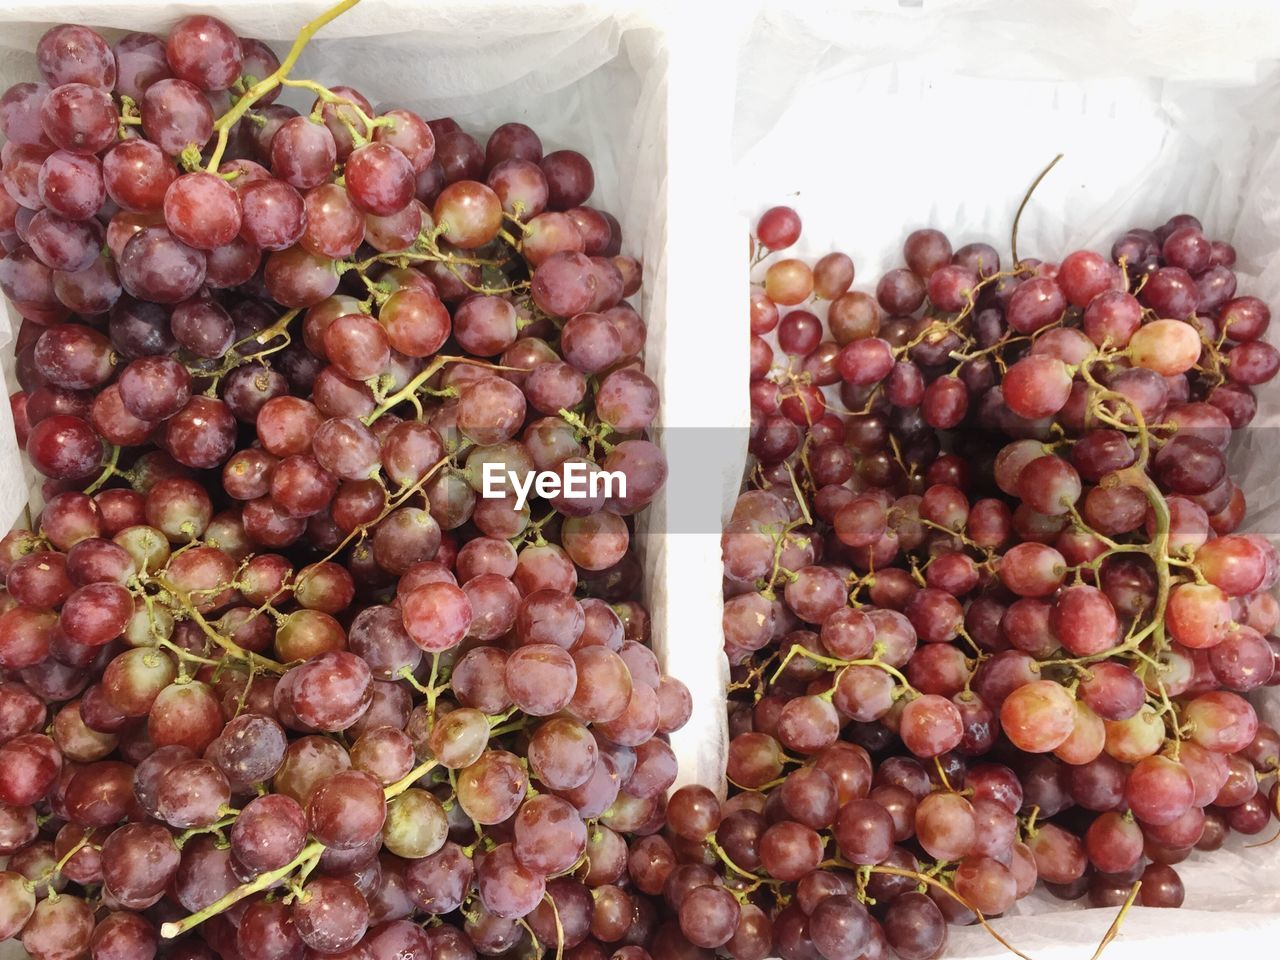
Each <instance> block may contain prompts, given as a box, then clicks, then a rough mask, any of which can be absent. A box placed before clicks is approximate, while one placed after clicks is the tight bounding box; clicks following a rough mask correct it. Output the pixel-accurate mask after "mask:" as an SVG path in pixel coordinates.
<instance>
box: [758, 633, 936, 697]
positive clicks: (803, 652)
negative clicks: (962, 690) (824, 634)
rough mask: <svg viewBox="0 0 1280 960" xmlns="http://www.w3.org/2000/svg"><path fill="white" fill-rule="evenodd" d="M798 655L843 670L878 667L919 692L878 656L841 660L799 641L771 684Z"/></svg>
mask: <svg viewBox="0 0 1280 960" xmlns="http://www.w3.org/2000/svg"><path fill="white" fill-rule="evenodd" d="M877 652H878V651H877ZM797 655H799V656H802V657H804V658H805V659H807V660H812V661H813V662H814V663H820V664H822V665H823V666H826V667H831V668H832V669H836V670H843V669H845V668H846V667H878V668H879V669H881V670H883V671H884V672H885V673H887V674H889V675H890V676H892V677H893V678H895V679H896V680H897V681H898V682H899V683H901V684H902V685H903V686H904V687H906V689H908V690H910V691H911V692H913V693H915V692H917V691H916V689H915V687H913V686H911V683H910V681H908V680H907V678H906V677H905V676H903V675H902V671H900V670H899V669H898V668H897V667H893V666H890V665H889V664H887V663H885V662H884V661H883V660H880V659H878V657H873V658H872V659H870V660H839V659H837V658H835V657H824V656H822V655H821V654H817V653H814V652H813V651H812V650H810V649H809V648H808V647H805V646H803V645H801V644H798V643H797V644H796V645H795V646H793V647H792V648H791V649H790V650H788V651H787V655H786V656H785V657H783V658H782V663H781V664H780V665H779V666H778V669H777V670H776V671H774V674H773V676H772V677H770V678H769V683H770V684H774V683H777V682H778V677H780V676H782V671H783V670H785V669H787V664H789V663H790V662H791V661H792V659H793V658H795V657H796V656H797Z"/></svg>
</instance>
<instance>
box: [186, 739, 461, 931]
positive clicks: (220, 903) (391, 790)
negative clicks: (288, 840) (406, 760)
mask: <svg viewBox="0 0 1280 960" xmlns="http://www.w3.org/2000/svg"><path fill="white" fill-rule="evenodd" d="M438 763H439V761H438V760H427V761H425V762H424V763H420V764H419V765H418V766H417V767H415V768H414V769H413V770H411V771H410V772H409V774H408V775H407V776H405V777H403V778H402V779H400V780H397V781H396V782H395V783H393V784H391V785H390V786H388V787H387V788H386V789H385V790H383V791H382V795H383V797H384V798H385V799H387V800H391V799H392V798H394V797H398V796H399V795H400V794H402V793H404V792H405V791H406V790H408V789H409V788H410V787H411V786H413V785H414V784H415V783H417V782H418V780H419V779H421V778H422V777H423V776H425V775H426V774H427V773H429V772H430V771H431V770H432V768H434V767H435V766H437V765H438ZM324 851H325V845H324V844H323V843H321V842H320V841H319V840H312V841H311V842H310V843H308V844H307V845H306V846H305V847H303V848H302V851H301V852H300V853H299V854H298V855H297V856H296V857H294V858H293V859H292V860H290V861H289V862H288V863H286V864H285V865H284V866H283V867H280V868H279V869H278V870H271V871H268V872H267V873H264V874H261V875H260V876H258V877H255V878H254V879H253V880H251V881H250V882H248V883H243V884H241V885H240V886H238V887H236V888H235V889H234V890H232V891H231V892H230V893H228V894H226V895H225V896H223V897H220V898H219V899H217V900H215V901H214V902H213V903H211V904H209V906H207V907H205V908H204V909H203V910H199V911H197V912H196V913H193V914H191V915H190V916H188V917H183V918H182V919H181V920H178V921H176V922H172V923H166V924H163V925H161V927H160V936H162V937H164V938H165V939H166V940H172V939H173V938H174V937H176V936H178V935H179V934H182V933H186V932H187V931H188V930H190V929H192V928H193V927H197V926H199V925H200V924H202V923H204V921H206V920H208V919H209V918H210V917H216V916H217V915H218V914H220V913H222V912H223V911H224V910H228V909H230V908H231V907H233V906H235V905H236V904H237V903H239V902H240V901H241V900H243V899H244V898H245V897H251V896H253V895H254V894H255V893H258V892H260V891H262V890H266V889H267V888H268V887H271V886H274V885H275V884H276V883H278V882H279V881H281V880H284V879H285V878H286V877H288V876H289V875H290V874H291V873H293V871H294V870H297V869H298V868H300V867H304V866H305V865H306V864H308V863H311V864H312V867H314V864H315V863H316V862H319V860H320V856H321V855H322V854H323V853H324ZM309 872H310V870H307V871H306V873H309ZM305 879H306V874H305V873H304V874H303V876H302V877H301V878H300V880H305Z"/></svg>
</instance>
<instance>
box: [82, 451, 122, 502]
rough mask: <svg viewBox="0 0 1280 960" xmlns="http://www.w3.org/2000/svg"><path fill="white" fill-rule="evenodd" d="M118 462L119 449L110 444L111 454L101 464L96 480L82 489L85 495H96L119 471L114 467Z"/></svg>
mask: <svg viewBox="0 0 1280 960" xmlns="http://www.w3.org/2000/svg"><path fill="white" fill-rule="evenodd" d="M119 462H120V448H119V447H118V446H116V444H114V443H113V444H111V452H110V453H109V454H108V455H107V462H106V463H105V464H103V467H102V472H101V473H100V474H98V478H97V479H96V480H94V481H93V483H91V484H89V486H87V487H85V488H84V492H85V493H87V494H94V493H97V492H98V490H100V489H101V488H102V485H103V484H104V483H106V482H107V481H108V480H110V479H111V478H112V477H113V476H115V475H116V474H117V473H119V471H118V470H117V469H116V465H117V464H118V463H119Z"/></svg>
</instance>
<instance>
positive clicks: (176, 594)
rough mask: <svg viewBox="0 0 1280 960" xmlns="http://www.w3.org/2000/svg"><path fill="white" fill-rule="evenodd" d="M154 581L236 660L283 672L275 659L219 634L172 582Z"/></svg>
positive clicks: (205, 633)
mask: <svg viewBox="0 0 1280 960" xmlns="http://www.w3.org/2000/svg"><path fill="white" fill-rule="evenodd" d="M154 582H155V583H157V584H159V586H160V587H161V588H162V589H164V590H165V591H166V592H168V593H169V595H170V596H172V597H173V598H174V599H175V600H177V601H178V603H180V604H181V605H182V607H183V612H185V613H186V614H187V615H188V616H189V617H190V618H191V620H192V621H193V622H194V623H195V624H196V626H198V627H199V628H200V629H201V631H202V632H203V633H204V635H205V636H206V637H208V638H209V639H210V640H212V641H213V642H214V643H216V644H217V645H218V646H219V647H221V648H222V649H223V650H225V651H226V652H227V653H229V654H231V656H233V657H235V658H236V659H237V660H244V661H245V662H247V663H251V664H253V665H254V666H257V667H261V668H262V669H263V670H267V671H269V672H270V673H284V672H285V670H286V669H287V668H286V667H285V666H284V664H281V663H277V662H276V661H274V660H271V659H268V658H267V657H264V656H262V655H261V654H257V653H250V652H249V651H248V650H246V649H244V647H242V646H240V644H238V643H236V642H235V641H234V640H232V639H231V638H230V637H224V636H223V635H222V634H220V633H219V632H218V631H217V630H215V629H214V627H213V624H211V623H209V621H208V620H206V619H205V618H204V614H202V613H201V612H200V611H199V610H197V609H196V608H195V605H194V604H193V603H192V602H191V598H190V596H189V595H187V594H185V593H183V592H182V591H181V590H179V589H178V588H177V587H175V586H174V585H173V584H171V583H169V582H168V581H167V580H164V579H162V578H157V579H156V580H154Z"/></svg>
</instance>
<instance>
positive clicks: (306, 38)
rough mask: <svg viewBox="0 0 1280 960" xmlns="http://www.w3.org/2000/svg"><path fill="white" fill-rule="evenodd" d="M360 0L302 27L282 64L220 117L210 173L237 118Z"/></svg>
mask: <svg viewBox="0 0 1280 960" xmlns="http://www.w3.org/2000/svg"><path fill="white" fill-rule="evenodd" d="M359 2H360V0H341V2H340V3H337V4H335V5H334V6H332V7H330V8H329V9H328V10H326V11H325V12H324V13H322V14H320V16H318V17H316V18H315V19H314V20H312V21H311V22H310V23H308V24H307V25H306V26H304V27H303V28H302V29H301V30H299V31H298V37H297V39H296V40H294V41H293V46H292V47H290V48H289V52H288V54H286V55H285V58H284V59H283V60H282V61H280V66H279V67H278V68H277V69H276V71H275V72H274V73H272V74H271V75H270V76H267V77H264V78H263V79H261V80H259V81H258V82H257V83H255V84H254V85H253V86H252V87H250V88H249V90H248V92H247V93H245V95H244V96H243V97H241V98H240V99H239V100H237V101H236V102H235V105H234V106H233V107H232V108H231V109H230V110H228V111H227V112H226V113H224V114H223V115H222V116H221V117H219V118H218V120H217V122H215V123H214V125H213V128H214V130H216V131H217V134H218V141H217V143H216V144H215V145H214V148H213V153H212V154H211V155H210V157H209V162H208V164H206V166H205V169H206V170H208V171H209V172H210V173H213V172H215V171H216V170H217V169H218V165H219V164H220V163H222V155H223V154H224V153H225V152H226V149H227V138H228V136H229V134H230V132H231V128H232V127H233V126H235V124H236V122H237V121H238V120H239V119H240V118H241V117H243V116H244V115H245V114H246V113H248V112H249V108H250V107H252V106H253V105H254V103H256V102H257V101H258V100H260V99H261V98H262V97H264V96H266V95H267V94H268V93H270V92H271V91H272V90H274V89H275V88H276V87H278V86H280V84H281V82H282V81H283V80H284V78H285V77H287V76H288V75H289V71H290V70H292V69H293V68H294V66H295V65H296V64H297V62H298V58H299V57H300V56H302V50H303V48H304V47H306V45H307V44H308V43H310V42H311V38H312V37H313V36H315V34H316V33H317V32H318V31H319V30H320V29H321V28H322V27H323V26H325V24H327V23H329V22H330V21H331V20H335V19H337V18H338V17H339V16H341V15H342V14H344V13H346V12H347V11H348V10H350V9H351V8H352V7H354V6H355V5H356V4H357V3H359Z"/></svg>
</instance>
